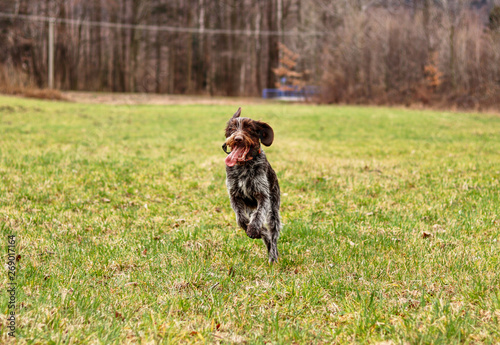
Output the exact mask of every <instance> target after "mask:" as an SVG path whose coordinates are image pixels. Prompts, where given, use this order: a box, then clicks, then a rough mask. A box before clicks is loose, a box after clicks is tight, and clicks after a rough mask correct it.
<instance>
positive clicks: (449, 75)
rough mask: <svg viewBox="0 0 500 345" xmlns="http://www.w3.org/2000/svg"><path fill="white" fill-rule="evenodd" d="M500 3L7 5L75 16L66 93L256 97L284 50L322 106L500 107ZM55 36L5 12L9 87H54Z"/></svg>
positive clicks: (101, 0)
mask: <svg viewBox="0 0 500 345" xmlns="http://www.w3.org/2000/svg"><path fill="white" fill-rule="evenodd" d="M498 2H499V1H497V0H476V1H470V0H355V1H327V0H226V1H221V0H149V1H147V0H114V1H107V0H88V1H85V2H82V1H80V0H66V1H63V0H44V1H39V0H15V1H9V2H0V12H1V13H10V14H13V15H32V16H44V17H55V18H59V19H71V20H73V21H72V22H57V23H56V24H55V87H56V88H58V89H62V90H89V91H113V92H150V93H171V94H210V95H229V96H256V95H260V94H261V92H262V90H263V89H264V88H274V87H276V86H277V85H281V84H280V80H279V78H278V77H277V75H276V73H275V72H276V71H277V70H279V69H280V67H281V66H282V65H283V62H284V61H283V56H284V53H283V50H286V51H288V52H292V54H293V56H294V57H295V60H294V64H293V66H294V72H293V73H294V75H297V76H298V75H307V80H305V81H302V82H300V83H297V85H299V84H300V85H304V84H308V85H317V86H320V87H321V99H322V100H323V101H324V102H350V103H351V102H354V103H381V104H382V103H383V104H386V103H398V104H401V103H412V102H421V103H436V102H439V101H441V102H448V103H454V104H457V105H459V106H465V107H469V106H478V105H479V106H483V105H484V106H488V105H492V104H497V103H499V102H500V101H499V100H498V99H500V92H499V90H500V29H499V27H500V4H499V3H498ZM88 22H92V23H94V24H93V25H88ZM99 23H102V24H99ZM109 23H121V24H128V25H127V26H122V27H117V26H110V25H107V24H109ZM165 27H168V28H188V29H195V30H191V31H190V30H183V31H182V30H181V31H176V30H170V31H169V30H161V29H155V28H165ZM214 30H215V31H214ZM47 41H48V24H47V22H45V21H42V20H31V19H26V18H20V17H19V18H16V17H15V16H14V17H12V16H11V17H0V46H1V47H2V49H1V51H0V84H3V85H7V84H8V85H22V86H32V87H39V88H44V87H46V86H47V70H48V65H47V60H48V58H47V45H48V42H47Z"/></svg>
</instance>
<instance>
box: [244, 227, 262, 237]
mask: <svg viewBox="0 0 500 345" xmlns="http://www.w3.org/2000/svg"><path fill="white" fill-rule="evenodd" d="M246 233H247V236H248V237H250V238H261V237H262V236H261V234H260V229H259V228H257V227H255V226H254V225H253V224H248V226H247V229H246Z"/></svg>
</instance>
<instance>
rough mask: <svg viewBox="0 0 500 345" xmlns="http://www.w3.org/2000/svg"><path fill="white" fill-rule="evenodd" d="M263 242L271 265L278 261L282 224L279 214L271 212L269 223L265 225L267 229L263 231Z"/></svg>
mask: <svg viewBox="0 0 500 345" xmlns="http://www.w3.org/2000/svg"><path fill="white" fill-rule="evenodd" d="M263 230H264V231H263V233H262V240H263V241H264V244H265V245H266V248H267V253H268V256H269V263H273V262H276V261H278V256H279V253H278V238H279V236H280V230H281V222H280V218H279V212H278V213H276V212H273V211H272V212H271V213H270V215H269V217H268V220H267V223H266V224H265V229H263Z"/></svg>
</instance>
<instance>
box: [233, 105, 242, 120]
mask: <svg viewBox="0 0 500 345" xmlns="http://www.w3.org/2000/svg"><path fill="white" fill-rule="evenodd" d="M240 115H241V107H239V108H238V110H236V113H234V115H233V117H232V118H233V119H235V118H237V117H240Z"/></svg>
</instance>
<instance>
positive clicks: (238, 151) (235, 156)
mask: <svg viewBox="0 0 500 345" xmlns="http://www.w3.org/2000/svg"><path fill="white" fill-rule="evenodd" d="M244 153H245V148H244V147H235V148H234V150H232V151H231V153H230V154H229V155H228V156H227V157H226V160H225V162H226V165H227V166H228V167H232V166H234V165H235V164H236V163H237V162H238V161H241V159H242V156H243V155H244Z"/></svg>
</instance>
